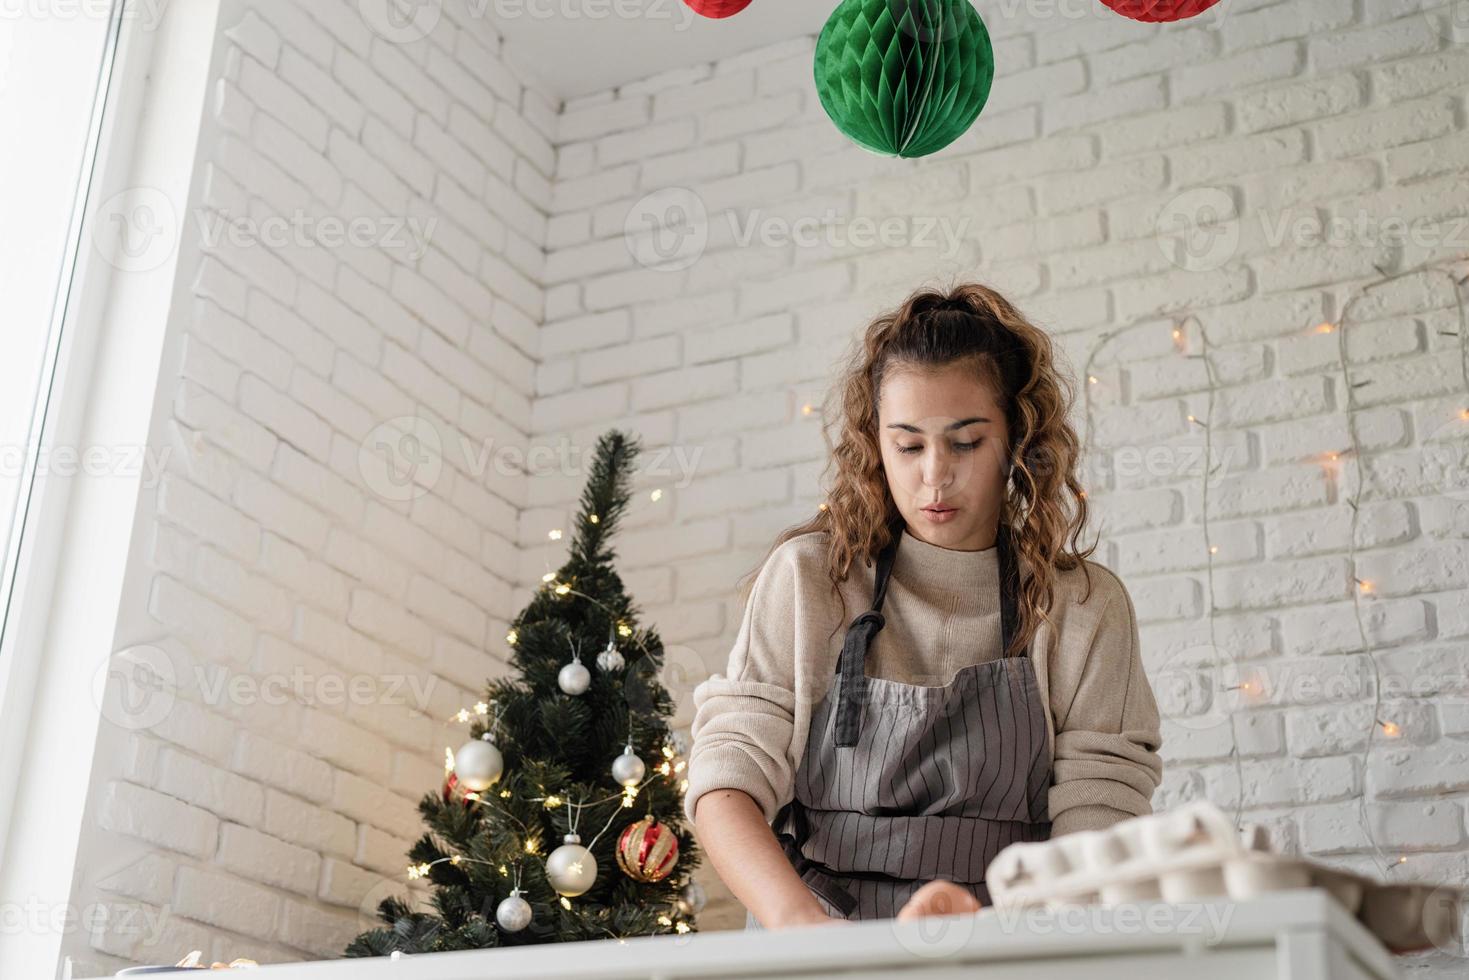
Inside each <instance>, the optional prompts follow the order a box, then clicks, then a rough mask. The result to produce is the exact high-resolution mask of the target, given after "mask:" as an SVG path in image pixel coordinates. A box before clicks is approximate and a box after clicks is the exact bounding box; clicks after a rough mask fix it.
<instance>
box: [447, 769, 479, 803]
mask: <svg viewBox="0 0 1469 980" xmlns="http://www.w3.org/2000/svg"><path fill="white" fill-rule="evenodd" d="M468 792H469V791H468V790H466V789H465V788H464V787H463V786H460V785H459V777H458V776H456V775H454V774H453V773H452V772H451V773H449V775H448V777H447V778H445V780H444V802H445V803H448V802H450V801H452V800H455V799H457V800H458V801H459V802H460V803H463V804H464V805H465V806H469V804H471V803H473V802H474V800H473V799H470V797H469V796H467V795H466V794H467V793H468ZM476 798H477V797H476Z"/></svg>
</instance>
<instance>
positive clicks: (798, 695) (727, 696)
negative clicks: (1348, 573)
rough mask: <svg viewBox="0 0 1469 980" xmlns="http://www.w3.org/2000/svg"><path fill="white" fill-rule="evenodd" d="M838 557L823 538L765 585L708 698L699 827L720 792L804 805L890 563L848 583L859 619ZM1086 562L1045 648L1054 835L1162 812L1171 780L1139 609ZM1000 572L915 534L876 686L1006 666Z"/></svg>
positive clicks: (1070, 581) (866, 569)
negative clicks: (849, 647)
mask: <svg viewBox="0 0 1469 980" xmlns="http://www.w3.org/2000/svg"><path fill="white" fill-rule="evenodd" d="M826 546H827V545H826V532H824V531H818V532H813V533H809V534H803V535H800V536H798V537H795V538H792V539H790V540H789V541H786V542H785V543H783V544H782V545H781V546H780V547H779V548H777V549H776V550H775V552H774V553H773V554H772V555H771V557H770V559H769V560H768V561H767V562H766V563H765V565H764V566H763V567H762V568H761V570H760V573H759V575H758V576H757V577H756V580H755V585H754V588H753V590H752V591H751V593H750V600H749V602H748V603H747V604H746V606H745V610H744V616H743V621H742V622H741V624H740V629H739V634H738V635H737V637H736V638H735V643H734V648H733V649H732V650H731V651H730V654H729V664H728V667H727V669H726V671H725V673H723V674H719V673H716V674H713V675H711V676H710V677H709V678H708V679H707V680H705V681H703V682H702V683H701V684H699V685H698V686H697V687H696V688H695V689H694V711H695V715H694V722H693V726H692V729H691V734H692V736H693V747H692V749H691V750H690V753H689V760H688V762H689V764H688V778H689V786H688V790H687V792H686V793H685V796H684V807H685V812H686V814H687V816H688V817H689V820H690V821H692V820H693V817H694V809H695V805H696V804H697V803H698V800H699V797H700V796H701V795H702V794H704V793H706V792H708V791H709V790H712V789H722V788H728V789H738V790H743V791H744V792H745V793H748V794H749V795H750V796H751V797H753V798H754V800H755V802H756V803H758V804H759V806H760V808H761V810H762V811H764V814H765V819H766V821H767V822H770V821H773V820H774V819H775V815H776V813H777V811H778V810H779V809H780V807H781V806H783V805H784V804H785V803H786V802H787V801H789V800H790V798H791V796H792V795H793V793H794V786H795V770H796V766H797V765H798V764H799V762H800V760H801V758H802V757H803V755H804V752H805V748H806V739H807V734H808V732H809V730H810V721H811V712H812V710H813V709H814V708H815V706H816V705H817V703H818V702H820V700H821V699H822V697H824V696H825V694H826V693H827V690H828V688H830V686H831V684H832V683H833V682H834V680H835V675H836V665H837V659H838V656H839V655H840V653H841V648H842V639H843V636H844V635H845V633H846V625H847V623H849V622H850V621H851V620H852V618H853V617H855V616H856V615H857V614H858V613H860V612H862V611H863V610H865V609H867V608H869V607H870V606H871V604H872V587H873V580H874V577H875V575H876V568H875V566H871V565H867V564H866V563H864V562H860V561H859V562H856V563H854V565H853V567H852V571H851V574H849V575H848V577H847V580H846V581H845V582H844V583H842V585H841V594H842V597H843V598H844V599H845V601H846V610H845V613H844V612H843V610H842V607H841V605H840V603H839V602H838V600H837V598H836V597H835V596H834V595H832V593H831V589H830V584H829V580H828V579H827V576H826V571H825V567H826ZM1087 565H1088V567H1089V570H1090V573H1091V595H1090V596H1089V597H1087V599H1086V601H1085V602H1083V601H1082V598H1083V596H1086V592H1087V582H1086V578H1085V573H1084V572H1083V570H1082V569H1080V568H1077V569H1073V570H1072V571H1069V572H1058V573H1057V580H1056V599H1055V604H1054V605H1053V606H1052V608H1051V611H1050V620H1051V622H1050V623H1042V624H1041V625H1040V627H1039V628H1038V630H1037V632H1036V635H1035V638H1034V641H1033V642H1032V644H1031V650H1030V656H1031V657H1032V659H1033V661H1034V666H1035V672H1036V676H1037V679H1038V681H1039V687H1040V691H1041V695H1042V698H1043V700H1044V702H1045V710H1046V719H1047V722H1048V726H1049V729H1050V744H1051V750H1052V758H1053V771H1052V777H1051V779H1052V786H1051V788H1050V791H1049V797H1048V803H1049V810H1050V814H1049V815H1050V819H1051V821H1052V824H1051V834H1052V836H1060V835H1062V834H1066V833H1071V832H1073V831H1077V830H1090V829H1098V828H1104V827H1108V826H1110V825H1111V824H1113V823H1116V822H1117V821H1119V820H1124V819H1126V818H1128V817H1131V816H1137V815H1142V814H1146V813H1151V812H1152V796H1153V791H1154V789H1156V788H1157V786H1158V783H1159V781H1160V780H1161V778H1162V773H1163V763H1162V760H1161V758H1160V757H1159V755H1158V749H1159V748H1160V747H1161V746H1162V741H1163V740H1162V735H1161V733H1160V731H1159V718H1158V707H1157V702H1156V701H1155V700H1154V697H1153V690H1152V687H1151V686H1150V685H1149V684H1148V679H1147V676H1146V675H1145V674H1144V672H1143V664H1142V658H1141V655H1140V654H1139V651H1138V629H1137V618H1136V615H1135V613H1134V611H1133V605H1132V598H1131V596H1129V595H1128V593H1127V590H1126V588H1124V586H1123V585H1122V581H1121V580H1120V579H1119V578H1117V576H1116V575H1114V574H1113V573H1112V572H1111V571H1110V570H1109V569H1107V568H1105V567H1103V566H1101V565H1098V564H1096V563H1095V562H1090V561H1089V562H1087ZM999 574H1000V573H999V551H998V549H997V548H995V547H990V548H987V549H984V550H982V551H957V550H954V549H950V548H943V547H940V546H938V545H934V544H930V543H928V542H926V541H924V540H922V539H921V538H917V537H915V536H914V535H913V534H912V533H911V532H909V531H907V530H905V531H904V532H903V541H902V543H901V544H900V545H899V547H898V554H897V558H896V559H895V561H894V563H893V571H892V576H891V578H890V579H889V582H888V592H887V597H886V599H885V601H884V603H883V615H884V618H885V619H886V626H884V627H883V629H882V630H881V631H880V632H878V634H877V636H876V637H875V639H874V640H873V643H872V647H871V648H870V650H869V651H868V656H867V661H866V673H867V675H868V676H869V677H884V678H890V679H893V680H898V681H902V682H904V683H909V684H923V685H929V686H938V685H944V684H948V683H949V682H950V680H951V679H952V678H953V676H954V673H955V672H956V671H957V670H959V669H960V668H961V667H965V666H968V665H970V664H974V663H979V662H983V661H987V660H993V659H995V658H996V657H998V656H999V654H1000V644H1001V639H1000V636H1001V634H1000V592H999ZM833 626H836V627H837V629H836V631H835V633H832V627H833ZM828 634H831V636H830V638H829V639H828Z"/></svg>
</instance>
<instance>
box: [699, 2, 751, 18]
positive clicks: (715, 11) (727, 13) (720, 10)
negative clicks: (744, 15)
mask: <svg viewBox="0 0 1469 980" xmlns="http://www.w3.org/2000/svg"><path fill="white" fill-rule="evenodd" d="M683 2H684V3H685V4H686V5H687V6H688V8H689V9H690V10H692V11H693V12H694V13H696V14H698V15H699V16H700V17H711V18H713V19H715V20H719V19H720V18H723V17H733V16H734V15H735V14H737V13H739V12H740V11H741V10H744V9H745V8H746V7H748V6H749V5H750V0H683Z"/></svg>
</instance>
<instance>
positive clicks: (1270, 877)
mask: <svg viewBox="0 0 1469 980" xmlns="http://www.w3.org/2000/svg"><path fill="white" fill-rule="evenodd" d="M985 882H986V884H987V885H988V887H989V892H990V901H991V902H992V903H993V904H994V905H995V906H996V907H1025V906H1043V907H1046V908H1058V907H1060V906H1064V905H1077V904H1082V905H1104V906H1105V905H1118V904H1122V903H1128V902H1144V901H1163V902H1187V901H1196V900H1199V899H1205V898H1220V897H1225V898H1231V899H1237V900H1243V899H1248V898H1253V897H1255V896H1258V895H1261V894H1264V893H1266V892H1273V891H1283V890H1286V889H1293V888H1321V889H1324V890H1325V891H1327V892H1328V893H1329V894H1330V895H1331V896H1332V897H1333V898H1335V899H1336V900H1337V901H1338V902H1339V903H1341V905H1342V907H1343V908H1345V909H1346V910H1347V911H1348V912H1349V913H1350V914H1351V915H1353V916H1354V917H1355V918H1357V919H1358V921H1360V922H1361V923H1362V924H1363V925H1364V926H1366V927H1367V929H1368V930H1369V931H1371V932H1372V934H1373V935H1375V936H1376V937H1377V938H1378V939H1379V940H1380V941H1381V942H1382V944H1383V945H1384V946H1386V947H1387V948H1388V949H1390V950H1392V951H1393V952H1394V953H1408V952H1416V951H1419V950H1426V949H1429V948H1432V947H1435V946H1437V947H1439V948H1446V949H1448V948H1460V947H1459V944H1460V943H1462V937H1461V935H1460V924H1461V916H1462V914H1463V908H1464V897H1465V896H1464V892H1463V890H1462V889H1460V888H1458V887H1453V886H1442V885H1432V884H1427V883H1421V882H1403V883H1395V884H1387V883H1384V882H1379V881H1375V880H1373V879H1371V878H1367V877H1364V876H1362V875H1358V874H1353V873H1351V872H1347V871H1342V870H1339V869H1336V868H1330V867H1327V866H1325V865H1322V864H1318V863H1316V862H1313V861H1309V860H1306V859H1304V858H1298V857H1293V856H1288V855H1281V854H1274V853H1272V852H1271V851H1270V844H1269V838H1268V836H1267V834H1266V833H1265V829H1264V828H1263V827H1258V826H1249V827H1246V828H1245V829H1244V830H1242V831H1237V830H1236V829H1235V827H1234V823H1233V821H1231V820H1230V818H1229V817H1228V816H1227V815H1225V813H1224V812H1223V811H1222V810H1220V809H1219V808H1218V807H1217V806H1215V805H1214V804H1213V803H1210V802H1209V801H1207V800H1199V801H1195V802H1193V803H1189V804H1187V805H1185V806H1182V807H1178V808H1176V809H1173V810H1169V811H1166V812H1164V813H1157V814H1149V815H1146V816H1141V817H1133V818H1130V819H1128V820H1123V821H1120V822H1118V823H1116V824H1114V825H1113V826H1111V827H1109V828H1108V829H1106V830H1091V831H1081V832H1078V833H1072V834H1063V835H1062V836H1060V837H1055V838H1052V839H1051V840H1048V841H1040V842H1035V843H1018V844H1011V845H1010V846H1008V847H1006V848H1005V849H1004V850H1002V851H1000V853H999V854H996V855H995V857H994V859H993V860H992V861H991V862H990V864H989V867H988V868H987V869H986V871H985Z"/></svg>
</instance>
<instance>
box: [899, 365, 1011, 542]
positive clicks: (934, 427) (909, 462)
mask: <svg viewBox="0 0 1469 980" xmlns="http://www.w3.org/2000/svg"><path fill="white" fill-rule="evenodd" d="M877 430H878V431H877V438H878V442H879V444H880V445H881V446H882V465H883V470H884V471H885V472H886V474H887V481H888V490H889V492H890V493H892V495H893V500H894V501H896V502H897V505H898V511H899V512H900V513H901V514H902V515H903V519H904V520H905V521H906V522H907V523H908V529H909V531H911V532H912V533H913V534H914V535H916V536H917V537H919V538H921V539H922V540H924V541H927V542H929V543H930V544H936V545H939V546H940V547H943V548H954V549H957V550H962V551H970V550H974V549H979V548H989V547H991V546H993V545H994V543H995V532H996V529H997V528H998V527H999V519H1000V509H1001V507H1000V505H1001V503H1002V501H1003V500H1004V493H1005V483H1006V480H1007V478H1008V476H1009V469H1008V468H1009V460H1010V453H1009V448H1008V447H1009V444H1010V440H1009V432H1008V431H1007V428H1006V425H1005V413H1004V412H1002V411H1000V407H999V405H998V403H997V402H996V401H995V397H994V395H993V394H992V393H991V391H990V390H989V387H988V386H987V385H985V384H984V383H982V382H981V381H979V379H978V378H976V377H975V375H974V370H973V368H972V367H965V366H960V365H950V366H946V367H942V368H937V369H923V368H900V369H898V370H895V371H891V372H889V373H888V375H887V376H886V377H885V378H884V379H883V383H882V390H881V392H879V400H878V422H877Z"/></svg>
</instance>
